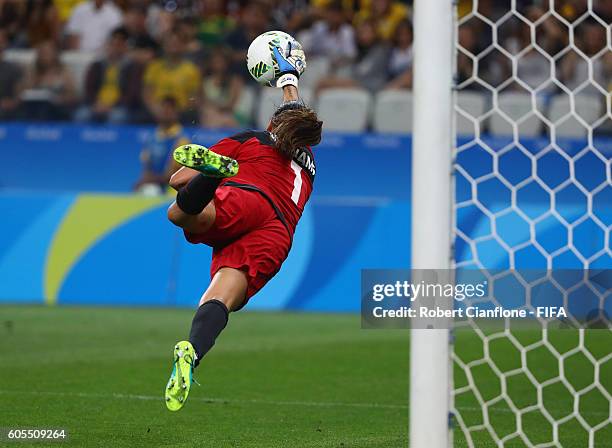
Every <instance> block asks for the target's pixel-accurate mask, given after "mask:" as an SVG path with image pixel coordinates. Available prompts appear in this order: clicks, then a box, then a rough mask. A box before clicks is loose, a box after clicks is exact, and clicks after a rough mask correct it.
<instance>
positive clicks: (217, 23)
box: [198, 0, 235, 48]
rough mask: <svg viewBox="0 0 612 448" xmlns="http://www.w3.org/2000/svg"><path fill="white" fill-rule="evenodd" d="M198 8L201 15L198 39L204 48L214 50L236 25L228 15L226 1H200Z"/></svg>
mask: <svg viewBox="0 0 612 448" xmlns="http://www.w3.org/2000/svg"><path fill="white" fill-rule="evenodd" d="M198 8H199V13H200V22H199V24H198V39H200V42H202V45H204V47H208V48H212V47H213V46H215V45H218V44H220V43H221V42H223V39H224V38H225V36H226V35H227V34H228V33H229V32H230V31H231V30H232V29H233V28H234V26H235V23H234V21H233V20H232V18H231V17H229V16H228V14H227V5H226V2H225V0H200V1H199V2H198Z"/></svg>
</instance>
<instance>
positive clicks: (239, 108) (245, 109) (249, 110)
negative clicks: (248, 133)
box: [234, 86, 257, 117]
mask: <svg viewBox="0 0 612 448" xmlns="http://www.w3.org/2000/svg"><path fill="white" fill-rule="evenodd" d="M256 96H257V92H256V91H255V89H253V88H251V87H248V86H245V87H243V89H242V92H241V93H240V98H238V102H237V104H236V106H235V107H234V112H236V113H237V114H239V115H240V116H241V117H252V116H253V109H254V108H255V99H256Z"/></svg>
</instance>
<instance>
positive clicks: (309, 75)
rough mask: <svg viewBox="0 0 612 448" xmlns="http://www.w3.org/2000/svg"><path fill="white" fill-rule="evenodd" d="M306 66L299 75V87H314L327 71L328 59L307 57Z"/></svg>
mask: <svg viewBox="0 0 612 448" xmlns="http://www.w3.org/2000/svg"><path fill="white" fill-rule="evenodd" d="M307 64H308V65H307V68H306V71H305V72H304V74H303V75H302V76H301V77H300V87H301V88H311V89H314V88H315V87H316V85H317V82H319V80H320V79H322V78H324V77H325V75H327V74H328V73H329V60H328V59H326V58H313V59H308V61H307Z"/></svg>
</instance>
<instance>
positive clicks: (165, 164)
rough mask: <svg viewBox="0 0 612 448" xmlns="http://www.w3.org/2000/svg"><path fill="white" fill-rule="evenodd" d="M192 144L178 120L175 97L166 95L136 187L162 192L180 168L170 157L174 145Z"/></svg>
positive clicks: (148, 142) (161, 103) (149, 139)
mask: <svg viewBox="0 0 612 448" xmlns="http://www.w3.org/2000/svg"><path fill="white" fill-rule="evenodd" d="M188 143H189V140H188V138H187V135H186V134H185V132H184V131H183V127H182V126H181V124H180V123H179V121H178V109H177V104H176V101H175V99H174V98H171V97H165V98H162V99H161V101H160V110H159V114H158V116H157V128H156V129H155V132H154V133H153V134H152V135H151V136H150V137H149V138H147V140H146V142H145V144H144V147H143V148H142V152H141V153H140V161H141V163H142V174H141V176H140V179H139V180H138V182H137V183H136V185H135V186H134V190H137V191H140V192H143V193H148V192H153V193H157V194H160V193H163V192H164V190H165V188H167V186H168V181H169V180H170V176H172V174H174V172H175V171H176V170H177V169H178V168H179V165H178V164H177V163H176V162H175V161H174V159H173V158H172V157H171V154H172V151H173V150H174V148H176V147H177V146H180V145H186V144H188Z"/></svg>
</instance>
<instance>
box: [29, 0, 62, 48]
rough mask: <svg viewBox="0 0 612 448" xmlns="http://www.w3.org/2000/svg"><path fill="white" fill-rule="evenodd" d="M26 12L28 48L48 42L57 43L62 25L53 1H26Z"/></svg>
mask: <svg viewBox="0 0 612 448" xmlns="http://www.w3.org/2000/svg"><path fill="white" fill-rule="evenodd" d="M26 10H27V23H26V28H27V35H26V39H27V44H28V46H30V47H36V46H38V44H40V43H43V42H46V41H49V40H51V41H53V42H55V43H59V41H60V35H61V25H62V24H61V21H60V18H59V14H58V11H57V8H56V7H55V4H54V3H53V1H52V0H28V5H27V8H26Z"/></svg>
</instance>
